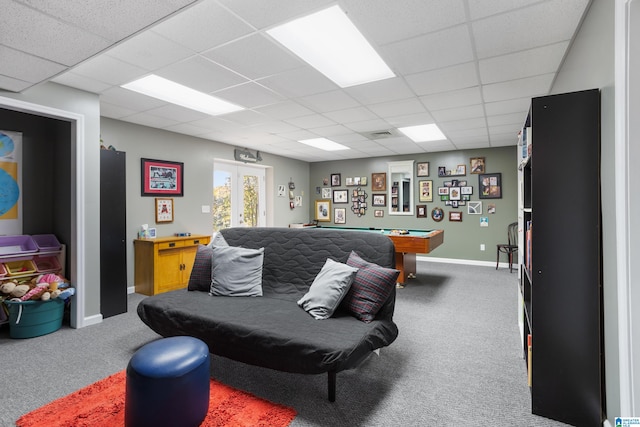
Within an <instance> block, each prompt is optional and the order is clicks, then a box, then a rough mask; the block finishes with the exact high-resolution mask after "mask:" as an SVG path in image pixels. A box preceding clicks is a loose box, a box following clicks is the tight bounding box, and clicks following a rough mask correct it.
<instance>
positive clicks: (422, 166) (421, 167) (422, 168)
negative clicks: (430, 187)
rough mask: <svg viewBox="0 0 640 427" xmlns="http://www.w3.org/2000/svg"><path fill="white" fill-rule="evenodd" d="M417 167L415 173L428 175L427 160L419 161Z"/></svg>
mask: <svg viewBox="0 0 640 427" xmlns="http://www.w3.org/2000/svg"><path fill="white" fill-rule="evenodd" d="M417 167H418V169H417V171H416V174H417V175H418V176H429V162H419V163H417Z"/></svg>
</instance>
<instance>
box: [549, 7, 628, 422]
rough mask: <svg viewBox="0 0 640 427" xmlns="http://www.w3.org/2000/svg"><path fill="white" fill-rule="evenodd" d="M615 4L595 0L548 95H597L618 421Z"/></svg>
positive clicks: (612, 399)
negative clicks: (594, 92) (587, 92)
mask: <svg viewBox="0 0 640 427" xmlns="http://www.w3.org/2000/svg"><path fill="white" fill-rule="evenodd" d="M614 77H615V73H614V2H612V1H610V0H594V1H593V3H592V4H591V7H590V10H589V12H588V14H587V16H586V18H585V20H584V22H583V24H582V27H581V28H580V31H579V33H578V35H577V37H576V40H575V42H574V43H573V45H572V46H571V49H570V51H569V53H568V55H567V57H566V59H565V62H564V64H563V66H562V68H561V70H560V73H559V74H558V77H557V79H556V81H555V83H554V85H553V88H552V93H563V92H572V91H578V90H585V89H592V88H600V90H601V172H600V173H601V194H602V207H603V209H602V240H603V242H602V244H603V293H604V336H605V343H604V344H605V348H604V352H605V382H606V406H607V408H606V413H607V415H608V418H609V419H613V417H615V416H617V415H620V391H619V390H620V379H619V378H620V371H619V366H618V356H619V355H618V348H619V337H618V322H617V311H618V309H617V300H618V295H617V285H618V280H617V274H616V257H617V254H616V212H615V209H613V208H614V207H615V206H617V203H616V199H615V175H614V172H615V168H616V166H615V150H614V148H615V129H614V118H615V117H614V114H615V104H614V95H615V94H614V91H615V85H614Z"/></svg>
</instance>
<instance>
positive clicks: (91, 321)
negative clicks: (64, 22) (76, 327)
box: [82, 314, 102, 327]
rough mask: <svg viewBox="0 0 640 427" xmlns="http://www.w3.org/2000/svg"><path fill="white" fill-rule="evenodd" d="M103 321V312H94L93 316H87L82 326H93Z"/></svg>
mask: <svg viewBox="0 0 640 427" xmlns="http://www.w3.org/2000/svg"><path fill="white" fill-rule="evenodd" d="M98 323H102V314H94V315H93V316H89V317H85V318H84V322H83V323H82V326H83V327H85V326H91V325H97V324H98Z"/></svg>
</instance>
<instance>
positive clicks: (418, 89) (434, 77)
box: [405, 62, 479, 95]
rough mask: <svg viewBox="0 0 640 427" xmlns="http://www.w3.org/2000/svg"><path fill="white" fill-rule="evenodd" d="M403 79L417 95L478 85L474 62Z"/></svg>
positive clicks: (411, 75)
mask: <svg viewBox="0 0 640 427" xmlns="http://www.w3.org/2000/svg"><path fill="white" fill-rule="evenodd" d="M405 79H406V80H407V84H408V85H409V86H410V87H411V89H413V91H414V92H415V93H416V94H417V95H429V94H433V93H439V92H447V91H451V90H458V89H464V88H468V87H473V86H478V84H479V81H478V72H477V71H476V64H475V62H467V63H465V64H459V65H454V66H452V67H447V68H441V69H439V70H432V71H425V72H422V73H416V74H410V75H408V76H406V77H405Z"/></svg>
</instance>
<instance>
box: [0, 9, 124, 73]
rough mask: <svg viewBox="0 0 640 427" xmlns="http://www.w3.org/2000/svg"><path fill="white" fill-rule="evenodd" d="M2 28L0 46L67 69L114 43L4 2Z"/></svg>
mask: <svg viewBox="0 0 640 427" xmlns="http://www.w3.org/2000/svg"><path fill="white" fill-rule="evenodd" d="M0 28H2V33H1V34H0V44H3V45H5V46H8V47H11V48H13V49H16V50H19V51H23V52H29V53H31V54H33V55H35V56H38V57H40V58H43V59H48V60H50V61H53V62H57V63H59V64H63V65H67V66H69V65H75V64H77V63H78V62H80V61H82V60H83V59H85V58H87V57H89V56H91V55H93V54H94V53H96V52H99V51H101V50H103V49H105V48H107V47H108V46H109V45H110V44H111V43H112V41H109V40H107V39H105V38H102V37H99V36H97V35H95V34H91V33H89V32H87V31H85V30H82V29H80V28H78V27H76V26H71V25H67V24H65V23H64V22H62V21H59V20H57V19H55V18H54V17H52V16H49V15H46V14H44V13H40V12H38V11H36V10H34V9H31V8H30V7H27V6H25V5H22V4H19V3H16V2H13V1H11V2H10V1H3V2H2V13H0ZM34 28H35V29H37V31H33V29H34Z"/></svg>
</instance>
